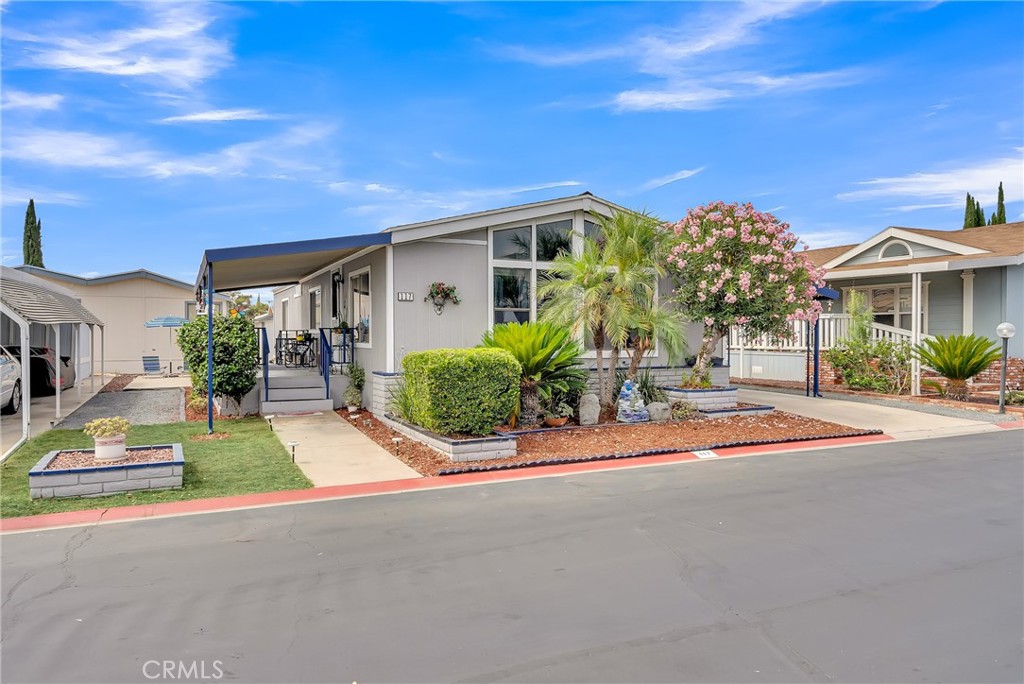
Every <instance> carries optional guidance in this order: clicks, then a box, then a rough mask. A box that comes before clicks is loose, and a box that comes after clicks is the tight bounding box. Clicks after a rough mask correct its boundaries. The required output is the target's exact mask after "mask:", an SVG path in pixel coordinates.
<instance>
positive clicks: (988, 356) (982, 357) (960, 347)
mask: <svg viewBox="0 0 1024 684" xmlns="http://www.w3.org/2000/svg"><path fill="white" fill-rule="evenodd" d="M999 355H1000V352H999V348H998V347H997V346H996V344H995V343H994V342H992V341H991V340H990V339H988V338H987V337H980V336H978V335H950V336H949V337H945V336H943V335H939V336H938V337H935V338H932V339H927V340H924V341H923V342H921V344H919V345H918V346H917V347H915V348H914V356H916V357H917V359H918V360H919V361H920V362H921V363H923V364H924V365H926V366H928V367H929V368H931V369H933V370H934V371H935V372H937V373H938V374H939V375H941V376H943V377H944V378H946V379H947V380H948V381H949V383H948V384H947V386H946V396H947V397H949V398H950V399H952V400H953V401H967V399H968V398H969V393H968V391H967V381H968V380H970V379H971V378H973V377H974V376H975V375H977V374H978V373H980V372H982V371H983V370H985V369H986V368H988V367H989V366H991V365H992V363H993V362H995V361H996V359H998V358H999Z"/></svg>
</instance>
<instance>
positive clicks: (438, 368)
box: [402, 349, 521, 435]
mask: <svg viewBox="0 0 1024 684" xmlns="http://www.w3.org/2000/svg"><path fill="white" fill-rule="evenodd" d="M402 368H403V369H404V370H405V383H406V387H407V389H408V390H409V393H410V394H411V395H412V398H413V402H412V403H413V406H412V411H413V416H412V418H413V420H412V422H414V423H416V424H417V425H420V426H422V427H425V428H426V429H428V430H432V431H434V432H438V433H440V434H442V435H450V434H456V433H463V434H470V435H486V434H489V433H490V432H491V431H492V430H493V428H494V426H495V425H498V424H500V423H501V422H503V421H504V420H505V419H506V418H508V417H509V416H510V415H511V414H512V412H513V411H514V410H515V408H516V407H517V406H518V405H519V375H520V372H521V371H520V367H519V362H517V361H516V359H515V357H514V356H512V355H511V354H510V353H508V352H507V351H505V350H504V349H433V350H430V351H423V352H414V353H412V354H409V355H408V356H406V357H405V360H404V361H403V362H402Z"/></svg>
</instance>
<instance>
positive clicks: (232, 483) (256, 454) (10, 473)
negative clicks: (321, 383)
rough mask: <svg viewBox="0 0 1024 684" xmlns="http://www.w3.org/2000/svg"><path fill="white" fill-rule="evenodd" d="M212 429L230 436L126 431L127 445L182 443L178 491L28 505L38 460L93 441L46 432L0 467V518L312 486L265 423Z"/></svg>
mask: <svg viewBox="0 0 1024 684" xmlns="http://www.w3.org/2000/svg"><path fill="white" fill-rule="evenodd" d="M214 429H215V430H216V431H217V432H226V433H228V434H229V435H231V436H230V437H227V438H225V439H219V440H210V441H193V440H192V439H191V438H192V437H193V436H196V435H204V434H206V423H171V424H168V425H137V426H134V427H132V429H131V431H130V432H129V433H128V446H141V445H147V444H168V443H171V442H181V445H182V448H183V449H184V452H185V470H184V480H183V486H182V488H181V489H171V490H164V491H154V492H146V491H142V492H129V493H125V494H116V495H114V496H102V497H96V498H92V499H37V500H34V501H33V500H32V499H30V498H29V496H28V471H29V469H30V468H31V467H32V466H34V465H35V464H36V462H37V461H39V459H40V458H42V457H43V456H44V455H45V454H47V453H48V452H50V451H53V450H54V449H75V448H79V449H80V448H83V447H88V448H91V447H92V445H93V444H92V438H91V437H88V436H87V435H85V434H84V433H83V432H82V431H81V430H50V431H49V432H45V433H43V434H42V435H40V436H39V437H36V438H35V439H33V440H31V441H29V442H27V443H26V444H24V445H23V446H22V447H21V448H20V449H18V450H17V451H16V452H15V453H14V454H13V455H12V456H11V457H10V458H9V459H7V461H5V462H4V463H3V465H2V466H0V516H2V517H5V518H10V517H17V516H22V515H38V514H40V513H58V512H61V511H75V510H81V509H86V508H111V507H114V506H131V505H134V504H147V503H156V502H160V501H182V500H185V499H205V498H210V497H215V496H230V495H232V494H252V493H255V492H274V491H280V490H284V489H305V488H307V487H312V486H313V485H312V483H311V482H310V481H309V480H308V479H307V478H306V476H305V475H303V474H302V471H301V470H299V468H298V466H296V465H294V464H293V463H292V462H291V456H290V455H289V454H288V452H287V450H286V449H285V448H284V446H283V445H282V444H281V442H280V441H278V439H277V437H275V436H274V433H273V432H271V431H270V428H269V427H268V426H267V423H266V421H264V420H261V419H259V418H245V419H242V420H223V421H216V423H215V424H214Z"/></svg>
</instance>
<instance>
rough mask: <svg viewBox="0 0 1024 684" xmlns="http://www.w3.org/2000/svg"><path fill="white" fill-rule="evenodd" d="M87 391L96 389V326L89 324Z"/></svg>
mask: <svg viewBox="0 0 1024 684" xmlns="http://www.w3.org/2000/svg"><path fill="white" fill-rule="evenodd" d="M89 391H90V392H95V391H96V327H95V326H93V325H92V324H89Z"/></svg>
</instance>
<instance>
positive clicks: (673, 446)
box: [337, 411, 864, 476]
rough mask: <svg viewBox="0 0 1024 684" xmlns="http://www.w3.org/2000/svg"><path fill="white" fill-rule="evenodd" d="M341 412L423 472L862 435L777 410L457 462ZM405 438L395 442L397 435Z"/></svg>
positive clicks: (563, 434) (560, 437) (587, 433)
mask: <svg viewBox="0 0 1024 684" xmlns="http://www.w3.org/2000/svg"><path fill="white" fill-rule="evenodd" d="M337 413H338V415H340V416H341V417H342V418H344V419H346V420H348V421H349V422H350V423H352V425H354V426H355V427H356V428H357V429H358V430H360V431H361V432H363V433H364V434H366V435H367V436H368V437H370V439H372V440H373V441H374V442H376V443H377V444H379V445H380V446H381V447H383V448H384V449H385V450H387V451H388V452H390V453H392V454H394V455H395V456H397V457H398V458H399V459H400V460H401V461H403V462H404V463H405V464H406V465H408V466H409V467H410V468H412V469H413V470H415V471H416V472H418V473H420V474H421V475H427V476H432V475H438V474H440V473H442V472H444V471H452V470H453V469H467V468H472V467H474V466H482V467H488V468H491V467H495V466H498V467H508V466H515V465H519V464H525V463H533V462H536V461H552V460H555V461H558V460H566V461H571V460H581V459H587V458H588V457H595V456H608V455H614V454H617V453H636V452H650V451H658V450H672V451H689V450H692V449H695V448H701V447H707V446H710V445H715V444H725V443H732V442H773V441H786V440H790V439H812V438H820V437H837V436H841V435H851V434H862V433H864V431H862V430H856V429H854V428H851V427H849V426H847V425H839V424H838V423H829V422H826V421H823V420H814V419H812V418H804V417H803V416H797V415H793V414H791V413H785V412H783V411H775V412H773V413H769V414H767V415H762V416H728V417H725V418H697V419H693V420H684V421H670V422H665V423H643V424H632V425H629V424H619V423H616V424H608V425H600V426H597V427H587V428H581V429H578V430H565V429H560V430H552V431H550V432H540V433H534V434H527V435H521V436H519V440H518V442H519V453H518V454H517V455H516V456H514V457H512V458H503V459H494V460H488V461H478V462H469V463H456V462H453V461H451V460H449V459H448V457H447V456H445V455H444V454H441V453H439V452H437V451H435V450H434V449H431V448H430V447H428V446H427V445H425V444H422V443H421V442H417V441H415V440H412V439H409V438H408V437H406V436H405V435H402V434H400V433H397V432H395V431H394V430H392V429H391V428H389V427H387V426H386V425H384V424H383V423H381V422H380V421H379V420H377V419H376V418H375V417H374V416H373V415H372V414H370V413H369V412H366V411H360V412H359V413H358V414H356V415H355V417H350V416H349V414H348V412H347V411H338V412H337ZM396 437H397V438H401V440H402V441H401V442H398V443H397V444H396V443H395V442H394V441H392V440H393V439H394V438H396Z"/></svg>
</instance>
